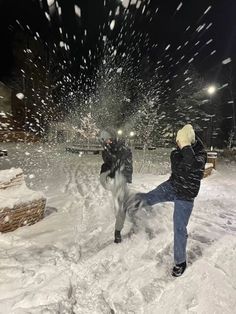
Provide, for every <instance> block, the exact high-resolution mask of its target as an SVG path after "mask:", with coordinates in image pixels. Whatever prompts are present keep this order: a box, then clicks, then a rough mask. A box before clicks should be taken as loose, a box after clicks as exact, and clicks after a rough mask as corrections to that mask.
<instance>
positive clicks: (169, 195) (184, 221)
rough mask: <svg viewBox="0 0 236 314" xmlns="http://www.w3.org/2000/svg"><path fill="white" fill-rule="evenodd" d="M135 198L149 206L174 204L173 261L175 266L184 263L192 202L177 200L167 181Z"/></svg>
mask: <svg viewBox="0 0 236 314" xmlns="http://www.w3.org/2000/svg"><path fill="white" fill-rule="evenodd" d="M137 196H138V198H140V199H141V200H143V201H144V203H146V204H147V205H150V206H152V205H155V204H158V203H162V202H174V215H173V221H174V260H175V263H176V264H180V263H183V262H184V261H186V246H187V237H188V233H187V225H188V221H189V217H190V215H191V212H192V209H193V201H186V200H181V199H179V198H178V196H177V195H176V193H175V191H174V189H173V187H172V185H171V183H170V182H169V181H166V182H164V183H162V184H160V185H159V186H158V187H157V188H155V189H154V190H152V191H150V192H148V193H138V194H137Z"/></svg>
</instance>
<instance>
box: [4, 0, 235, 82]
mask: <svg viewBox="0 0 236 314" xmlns="http://www.w3.org/2000/svg"><path fill="white" fill-rule="evenodd" d="M50 2H51V1H48V3H49V4H50ZM52 2H53V1H52ZM104 2H106V4H105V6H104ZM118 2H119V1H113V0H110V1H109V0H108V1H101V0H97V1H93V0H77V1H76V0H66V1H65V0H64V1H62V0H60V1H58V3H59V5H60V7H61V12H62V13H61V19H60V20H56V18H54V20H53V18H52V21H51V23H49V21H48V20H47V18H46V17H45V11H47V10H48V12H49V9H48V7H47V1H46V0H42V1H37V0H35V1H33V0H24V1H19V0H1V1H0V21H1V22H0V23H1V24H0V25H1V27H0V29H1V30H0V32H1V33H0V38H1V60H0V70H1V72H0V79H3V77H4V76H10V75H11V71H12V69H13V68H14V57H13V55H12V46H13V45H14V35H15V32H16V31H17V30H18V29H21V28H22V29H24V31H25V32H31V33H32V34H34V33H35V32H38V33H39V35H40V36H41V40H42V41H48V42H56V43H58V41H59V40H60V38H59V37H60V33H59V27H62V29H63V32H66V33H67V34H68V35H69V38H68V41H69V42H71V41H72V36H73V35H76V40H74V42H73V45H71V47H72V48H71V49H72V50H73V51H72V52H71V56H75V57H76V58H75V59H76V60H75V62H74V70H75V71H78V69H79V68H78V64H79V63H80V62H81V56H83V55H85V57H86V54H87V53H88V51H89V49H92V52H93V54H96V53H97V50H96V46H97V45H98V42H99V37H101V34H102V35H104V34H108V35H110V36H111V37H112V34H109V23H110V21H111V20H112V18H113V17H112V16H109V12H110V10H113V9H114V8H116V6H117V4H118ZM133 2H135V1H133ZM142 3H143V4H147V5H146V7H145V10H144V12H143V11H142V6H141V7H140V8H139V9H137V8H135V7H134V6H133V7H132V6H130V8H129V11H130V12H131V13H130V12H129V18H130V22H131V23H130V25H123V26H121V28H120V29H116V28H114V32H115V34H116V35H115V36H117V34H118V33H117V32H118V31H120V32H121V33H122V32H123V34H124V36H123V37H122V40H121V46H122V45H124V46H125V45H129V44H130V45H131V44H133V42H131V43H130V37H129V36H128V35H127V34H128V33H132V31H133V30H134V31H135V40H136V42H138V41H139V37H140V35H141V34H147V37H148V39H149V42H148V45H149V47H148V49H145V48H144V49H141V50H142V51H141V54H143V56H148V57H150V58H151V59H152V60H154V62H155V61H157V60H161V61H163V62H164V58H165V47H167V46H168V45H169V44H170V48H169V49H168V51H167V52H168V54H169V55H171V56H173V57H174V58H175V59H174V62H176V60H177V59H176V56H178V52H176V48H177V47H178V46H179V45H184V44H185V43H186V42H189V43H187V44H186V46H184V47H183V48H181V55H186V56H187V59H186V61H187V60H189V59H191V57H192V56H193V55H194V53H197V52H199V55H198V56H196V58H195V60H194V61H193V64H194V67H196V68H197V70H198V71H200V72H201V73H202V74H206V75H207V74H208V75H209V76H210V77H211V78H212V79H213V78H214V76H219V75H220V70H221V66H220V64H221V61H222V60H223V59H224V58H228V57H231V58H232V59H233V62H234V55H235V52H236V44H235V36H236V24H235V18H236V2H235V1H234V0H224V1H222V0H215V1H209V0H198V1H196V0H188V1H183V2H180V1H179V0H177V1H176V0H169V1H168V0H165V1H162V0H161V1H158V0H152V1H145V0H144V1H142ZM181 3H182V6H181ZM74 4H76V5H78V7H80V8H81V12H82V14H81V17H79V18H78V19H77V18H76V14H75V12H74ZM209 8H210V9H209ZM157 9H158V11H157ZM207 9H209V11H208V12H207V13H206V14H205V15H204V12H206V10H207ZM142 12H143V13H142ZM125 14H127V13H125V12H123V13H120V15H125ZM127 15H128V14H127ZM131 16H132V19H131ZM115 18H116V19H117V20H118V19H119V18H120V19H121V23H124V20H123V17H122V18H121V17H119V16H116V17H115ZM205 23H206V25H205V28H204V29H203V30H202V31H200V32H196V29H197V28H198V27H199V26H201V25H204V24H205ZM210 23H213V25H212V26H211V27H209V29H206V27H207V25H209V24H210ZM26 25H28V27H29V29H28V28H27V27H26ZM188 26H190V29H187V27H188ZM85 29H87V38H86V43H84V45H81V39H82V38H83V33H84V30H85ZM186 29H187V31H186ZM126 37H127V38H126ZM211 39H213V41H212V42H211V43H209V44H208V45H205V46H204V45H203V44H202V43H206V42H207V41H209V40H211ZM198 40H199V41H200V42H201V43H200V44H199V46H198V47H195V46H194V45H195V44H196V42H197V41H198ZM140 44H141V45H142V42H141V43H140ZM156 44H157V47H155V45H156ZM153 46H154V47H153ZM130 48H132V47H130ZM214 50H216V52H215V53H214V54H213V55H210V54H211V53H213V52H214ZM98 55H99V54H98ZM209 55H210V56H209ZM139 57H140V56H137V58H139ZM95 59H96V58H94V60H95ZM186 61H185V62H184V64H186ZM93 64H94V61H93ZM167 66H168V65H167ZM216 79H217V77H216Z"/></svg>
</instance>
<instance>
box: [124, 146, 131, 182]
mask: <svg viewBox="0 0 236 314" xmlns="http://www.w3.org/2000/svg"><path fill="white" fill-rule="evenodd" d="M121 163H122V165H123V169H122V172H123V174H124V175H125V177H126V179H127V182H128V183H132V175H133V156H132V151H131V149H130V148H128V147H125V149H124V152H123V154H122V162H121Z"/></svg>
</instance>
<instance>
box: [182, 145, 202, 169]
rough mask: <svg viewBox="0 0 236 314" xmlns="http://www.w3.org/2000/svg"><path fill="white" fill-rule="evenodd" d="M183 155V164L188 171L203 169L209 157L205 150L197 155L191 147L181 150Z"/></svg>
mask: <svg viewBox="0 0 236 314" xmlns="http://www.w3.org/2000/svg"><path fill="white" fill-rule="evenodd" d="M181 154H182V156H183V159H182V161H181V164H182V166H183V167H185V168H186V170H189V169H191V168H193V169H201V168H203V167H204V165H205V163H206V159H207V156H206V152H205V151H204V150H202V151H201V152H200V153H199V154H197V155H196V154H195V153H194V150H193V149H192V147H191V146H185V147H183V148H182V149H181Z"/></svg>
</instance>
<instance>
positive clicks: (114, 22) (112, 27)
mask: <svg viewBox="0 0 236 314" xmlns="http://www.w3.org/2000/svg"><path fill="white" fill-rule="evenodd" d="M115 24H116V21H115V20H112V21H111V24H110V29H111V30H113V29H114V27H115Z"/></svg>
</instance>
